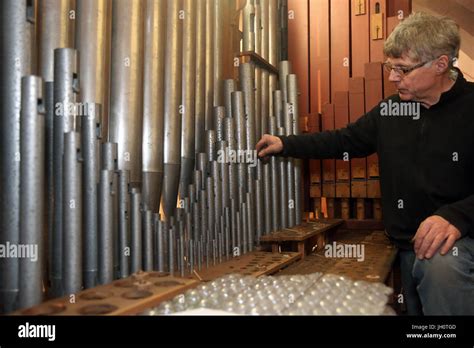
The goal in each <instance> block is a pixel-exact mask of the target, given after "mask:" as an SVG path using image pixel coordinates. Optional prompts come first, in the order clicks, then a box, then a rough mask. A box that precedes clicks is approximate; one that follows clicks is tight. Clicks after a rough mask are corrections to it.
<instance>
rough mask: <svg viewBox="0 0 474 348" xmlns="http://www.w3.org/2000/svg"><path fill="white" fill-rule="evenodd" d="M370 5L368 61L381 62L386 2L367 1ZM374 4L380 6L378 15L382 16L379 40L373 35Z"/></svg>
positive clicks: (384, 34) (382, 57) (381, 0)
mask: <svg viewBox="0 0 474 348" xmlns="http://www.w3.org/2000/svg"><path fill="white" fill-rule="evenodd" d="M369 3H370V26H371V28H370V29H371V33H370V61H371V62H383V61H384V55H383V44H384V42H385V39H386V37H387V36H386V35H387V28H386V18H387V0H369ZM376 4H379V6H380V13H381V15H382V20H381V24H382V25H381V26H382V28H380V30H381V32H382V35H381V36H382V38H381V39H375V37H374V35H373V32H372V31H373V29H374V28H373V21H374V18H375V16H377V14H376V13H375V8H376Z"/></svg>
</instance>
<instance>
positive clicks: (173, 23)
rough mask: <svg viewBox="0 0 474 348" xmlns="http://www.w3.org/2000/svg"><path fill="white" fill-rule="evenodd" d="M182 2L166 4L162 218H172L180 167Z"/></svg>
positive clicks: (179, 0) (177, 0)
mask: <svg viewBox="0 0 474 348" xmlns="http://www.w3.org/2000/svg"><path fill="white" fill-rule="evenodd" d="M182 8H183V7H182V1H181V0H176V1H170V2H168V11H167V34H166V35H167V38H168V39H167V41H166V53H165V57H166V59H165V123H164V125H165V126H164V134H165V140H164V141H165V143H164V163H165V164H164V177H163V192H162V196H161V203H162V204H163V213H164V215H165V218H166V219H169V218H170V217H171V216H173V215H174V213H175V209H176V199H177V196H178V186H179V178H180V167H181V114H180V113H179V109H180V105H181V102H182V99H181V97H182V50H183V44H182V26H183V24H182V22H183V21H182V20H181V19H180V10H182Z"/></svg>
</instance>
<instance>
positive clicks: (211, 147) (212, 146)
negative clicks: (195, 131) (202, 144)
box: [206, 130, 217, 170]
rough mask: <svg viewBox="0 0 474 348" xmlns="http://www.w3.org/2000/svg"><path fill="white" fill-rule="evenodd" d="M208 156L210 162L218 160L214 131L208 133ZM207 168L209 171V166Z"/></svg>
mask: <svg viewBox="0 0 474 348" xmlns="http://www.w3.org/2000/svg"><path fill="white" fill-rule="evenodd" d="M206 154H207V159H208V161H209V162H212V161H215V160H216V154H217V150H216V132H215V131H214V130H207V131H206ZM207 168H208V170H209V164H208V165H207Z"/></svg>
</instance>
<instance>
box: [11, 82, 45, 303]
mask: <svg viewBox="0 0 474 348" xmlns="http://www.w3.org/2000/svg"><path fill="white" fill-rule="evenodd" d="M42 87H43V84H42V80H41V78H39V77H37V76H25V77H23V78H22V83H21V112H20V124H21V128H20V141H21V142H20V156H21V157H20V158H21V162H20V225H19V228H20V236H19V237H20V243H21V244H22V245H32V246H34V247H36V248H37V256H36V259H31V258H23V259H20V273H19V276H20V279H19V288H20V292H19V307H20V308H25V307H31V306H34V305H38V304H39V303H41V301H42V299H43V275H44V264H43V259H44V243H43V223H44V213H45V212H44V209H45V205H44V202H43V195H44V183H45V175H44V173H45V162H44V155H45V153H44V148H45V147H44V145H45V135H44V131H45V110H44V104H43V90H42ZM3 305H5V304H3Z"/></svg>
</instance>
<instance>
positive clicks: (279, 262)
mask: <svg viewBox="0 0 474 348" xmlns="http://www.w3.org/2000/svg"><path fill="white" fill-rule="evenodd" d="M300 258H301V255H300V254H299V253H297V252H285V253H270V252H265V251H253V252H250V253H247V254H244V255H242V256H239V257H235V258H233V259H231V260H229V261H226V262H223V263H220V264H218V265H216V266H213V267H209V268H208V269H204V270H202V271H199V272H197V271H196V272H195V277H196V279H199V280H201V281H212V280H214V279H217V278H220V277H223V276H225V275H227V274H232V273H239V274H243V275H249V276H253V277H260V276H262V275H270V274H273V273H276V272H277V271H279V270H281V269H282V268H285V267H286V266H288V265H290V264H292V263H294V262H296V261H298V260H299V259H300Z"/></svg>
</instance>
